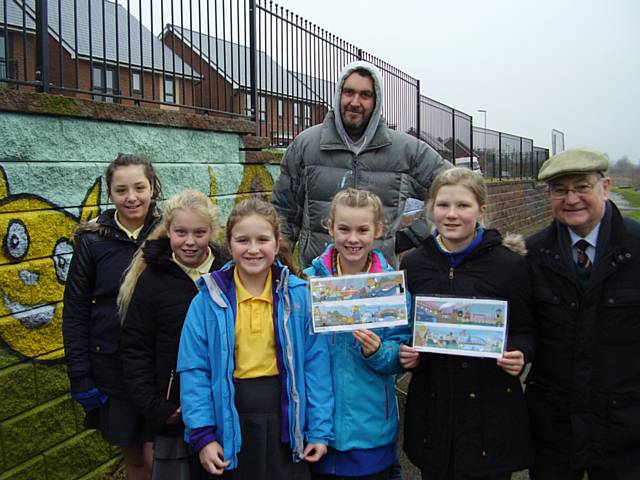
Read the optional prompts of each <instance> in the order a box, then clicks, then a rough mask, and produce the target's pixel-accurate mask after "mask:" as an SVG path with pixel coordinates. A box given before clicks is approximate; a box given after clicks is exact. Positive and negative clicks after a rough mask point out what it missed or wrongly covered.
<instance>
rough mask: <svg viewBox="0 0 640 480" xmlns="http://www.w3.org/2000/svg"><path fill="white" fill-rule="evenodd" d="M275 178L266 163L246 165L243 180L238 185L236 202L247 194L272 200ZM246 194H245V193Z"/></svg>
mask: <svg viewBox="0 0 640 480" xmlns="http://www.w3.org/2000/svg"><path fill="white" fill-rule="evenodd" d="M272 189H273V178H272V177H271V175H270V174H269V172H268V171H267V169H266V168H265V167H264V165H255V164H253V165H245V166H244V171H243V173H242V180H241V181H240V186H239V187H238V197H237V198H236V202H239V201H241V200H243V199H244V198H246V194H254V195H256V194H257V195H259V196H260V197H261V198H263V200H266V201H271V190H272ZM243 194H245V195H243Z"/></svg>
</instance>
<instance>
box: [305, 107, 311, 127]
mask: <svg viewBox="0 0 640 480" xmlns="http://www.w3.org/2000/svg"><path fill="white" fill-rule="evenodd" d="M310 126H311V105H305V106H304V127H305V128H308V127H310Z"/></svg>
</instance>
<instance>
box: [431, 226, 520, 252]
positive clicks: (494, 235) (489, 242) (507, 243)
mask: <svg viewBox="0 0 640 480" xmlns="http://www.w3.org/2000/svg"><path fill="white" fill-rule="evenodd" d="M424 243H425V244H427V245H428V244H430V245H432V247H433V248H436V249H437V247H436V239H435V237H434V236H433V235H429V236H428V237H427V238H425V239H424ZM498 245H502V246H503V247H505V248H506V249H507V250H510V251H512V252H513V253H517V254H518V255H521V256H525V255H526V254H527V246H526V242H525V240H524V238H523V237H522V235H520V234H516V233H507V234H506V235H505V236H504V237H503V236H502V235H501V234H500V232H499V231H498V230H496V229H493V228H488V229H485V230H484V235H483V238H482V241H481V242H480V243H479V245H478V246H477V247H476V248H475V249H474V251H477V250H481V249H484V248H487V247H489V248H492V247H496V246H498Z"/></svg>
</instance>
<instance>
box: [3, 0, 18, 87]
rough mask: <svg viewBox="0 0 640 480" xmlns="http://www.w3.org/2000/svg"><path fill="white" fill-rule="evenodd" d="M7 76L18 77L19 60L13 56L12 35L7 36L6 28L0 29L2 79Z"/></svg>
mask: <svg viewBox="0 0 640 480" xmlns="http://www.w3.org/2000/svg"><path fill="white" fill-rule="evenodd" d="M1 9H2V6H1V5H0V11H1ZM5 78H8V79H13V80H17V79H18V61H17V60H16V59H15V58H11V37H5V30H0V79H5ZM0 86H2V87H6V86H7V84H6V83H0ZM15 86H16V87H17V85H15Z"/></svg>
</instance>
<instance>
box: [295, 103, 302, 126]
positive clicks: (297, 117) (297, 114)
mask: <svg viewBox="0 0 640 480" xmlns="http://www.w3.org/2000/svg"><path fill="white" fill-rule="evenodd" d="M293 124H294V125H295V126H296V127H297V126H299V125H300V104H299V103H294V104H293Z"/></svg>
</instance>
